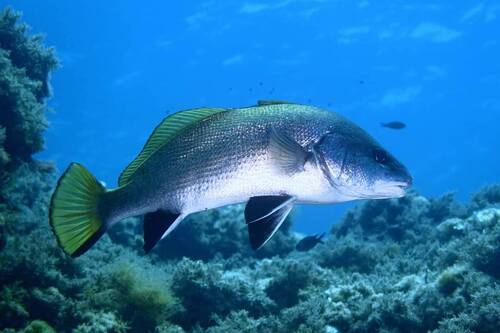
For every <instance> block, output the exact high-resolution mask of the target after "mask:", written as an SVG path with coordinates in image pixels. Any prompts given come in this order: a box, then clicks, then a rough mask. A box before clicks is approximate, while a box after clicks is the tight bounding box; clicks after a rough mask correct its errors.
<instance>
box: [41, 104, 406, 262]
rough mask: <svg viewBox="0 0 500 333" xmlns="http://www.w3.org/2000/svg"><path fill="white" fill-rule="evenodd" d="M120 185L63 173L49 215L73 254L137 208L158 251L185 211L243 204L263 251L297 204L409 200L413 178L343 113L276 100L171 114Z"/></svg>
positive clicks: (255, 244) (77, 168)
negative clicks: (110, 185) (111, 187)
mask: <svg viewBox="0 0 500 333" xmlns="http://www.w3.org/2000/svg"><path fill="white" fill-rule="evenodd" d="M119 183H120V187H119V188H117V189H114V190H106V189H105V188H104V187H103V186H102V184H100V183H99V182H98V181H97V180H96V179H95V177H93V176H92V174H90V172H89V171H88V170H86V169H85V168H84V167H83V166H82V165H80V164H77V163H72V164H71V165H70V166H69V167H68V169H67V170H66V171H65V173H64V174H63V175H62V176H61V178H60V180H59V182H58V185H57V187H56V190H55V191H54V194H53V196H52V200H51V205H50V216H49V217H50V223H51V226H52V228H53V230H54V233H55V234H56V236H57V239H58V241H59V244H60V245H61V247H62V248H63V249H64V251H65V252H66V253H68V254H69V255H71V256H73V257H75V256H79V255H81V254H83V253H84V252H86V251H87V250H88V249H89V248H90V247H91V246H92V245H93V244H94V243H95V242H96V241H97V240H98V239H99V237H100V236H102V235H103V234H104V232H105V230H106V228H107V227H109V226H110V225H111V224H113V223H115V222H118V221H120V220H122V219H123V218H126V217H129V216H137V215H144V250H145V251H146V252H148V251H150V250H151V249H152V248H153V247H154V246H155V244H156V243H157V242H158V241H159V240H160V239H162V238H164V237H165V236H166V235H168V234H169V233H170V232H171V231H172V230H174V229H175V227H176V226H177V225H178V224H179V223H180V222H181V221H182V219H183V218H184V217H185V216H187V215H189V214H191V213H194V212H198V211H203V210H206V209H212V208H217V207H221V206H225V205H229V204H236V203H243V202H247V204H246V208H245V220H246V222H247V227H248V231H249V238H250V243H251V245H252V248H254V249H258V248H260V247H261V246H263V245H264V244H265V243H266V242H267V241H268V240H269V239H270V238H271V237H272V236H273V234H274V233H275V232H276V230H278V228H279V226H280V225H281V224H282V223H283V221H284V219H285V218H286V216H287V215H288V213H289V212H290V211H291V209H292V207H293V205H294V204H297V203H337V202H343V201H348V200H356V199H380V198H391V197H401V196H403V195H404V194H405V189H406V188H407V187H408V186H410V185H411V183H412V178H411V176H410V174H409V173H408V171H407V170H406V168H405V167H404V166H403V165H402V164H401V163H400V162H398V161H397V160H396V159H395V158H394V157H393V156H392V155H390V154H389V153H388V152H387V151H386V150H385V149H383V148H382V147H381V146H380V145H379V144H378V143H377V142H376V141H375V140H374V139H372V138H371V137H370V136H369V135H368V134H367V133H366V132H365V131H363V130H362V129H361V128H359V127H358V126H356V125H355V124H354V123H352V122H350V121H348V120H347V119H345V118H343V117H341V116H340V115H338V114H336V113H333V112H328V111H325V110H322V109H319V108H316V107H312V106H307V105H299V104H290V103H284V102H277V101H274V102H267V103H260V104H259V105H257V106H254V107H247V108H240V109H210V108H204V109H193V110H186V111H181V112H178V113H176V114H173V115H171V116H169V117H167V118H166V119H165V120H164V121H162V123H160V125H159V126H158V127H157V128H156V129H155V130H154V131H153V134H152V135H151V137H150V138H149V140H148V142H147V143H146V145H145V146H144V148H143V150H142V151H141V153H140V154H139V155H138V157H137V158H136V159H135V160H134V161H132V162H131V164H130V165H129V166H128V167H127V168H126V169H125V170H124V171H123V173H122V175H121V176H120V179H119Z"/></svg>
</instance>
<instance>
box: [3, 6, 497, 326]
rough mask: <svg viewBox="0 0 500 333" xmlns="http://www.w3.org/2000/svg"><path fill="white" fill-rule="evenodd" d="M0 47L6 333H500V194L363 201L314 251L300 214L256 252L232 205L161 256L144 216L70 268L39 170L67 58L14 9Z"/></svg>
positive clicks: (163, 246)
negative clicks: (54, 79) (53, 78)
mask: <svg viewBox="0 0 500 333" xmlns="http://www.w3.org/2000/svg"><path fill="white" fill-rule="evenodd" d="M246 8H247V10H256V7H246ZM252 8H253V9H252ZM0 46H1V49H0V105H1V106H2V107H1V109H0V112H1V113H0V114H1V118H0V134H1V135H0V181H1V188H0V330H2V332H6V333H11V332H45V333H47V332H158V333H159V332H170V333H174V332H177V333H180V332H212V333H215V332H221V333H222V332H283V333H285V332H286V333H289V332H301V333H306V332H328V333H333V332H426V331H432V332H495V331H498V329H499V326H498V325H499V322H500V285H499V279H500V265H499V262H500V186H499V185H490V186H487V187H485V188H483V189H482V190H480V191H479V192H478V193H477V194H475V195H474V196H473V197H472V198H471V199H470V201H469V203H468V204H462V203H459V202H457V201H455V200H454V197H453V195H452V194H446V195H444V196H442V197H438V198H425V197H423V196H420V195H418V194H417V193H415V192H414V193H410V194H409V195H408V196H407V197H404V198H400V199H389V200H382V201H370V202H365V203H363V204H360V205H358V206H357V207H355V208H352V209H351V210H349V212H348V213H347V214H346V215H345V217H344V218H343V219H342V220H341V221H340V223H338V224H336V225H334V226H333V228H332V229H331V231H330V232H329V234H328V235H327V236H325V238H324V244H318V245H317V246H315V247H314V248H313V249H311V250H310V251H307V252H298V251H295V250H294V248H295V244H296V243H297V242H298V241H299V238H297V237H296V236H295V234H294V233H293V231H292V229H291V223H292V220H293V216H292V218H289V220H288V221H287V222H286V225H285V228H282V229H281V230H280V231H279V233H278V235H277V236H276V237H274V238H273V239H272V240H271V242H270V243H269V244H267V245H266V246H265V247H264V248H263V249H262V251H260V252H253V251H252V250H251V249H250V247H249V244H248V236H247V234H246V228H245V226H244V223H243V221H242V213H243V208H242V207H241V206H232V207H226V208H222V209H219V210H213V211H210V212H207V213H202V214H197V215H193V216H191V217H190V218H189V221H185V222H184V223H183V224H182V225H180V226H179V229H178V230H176V232H175V233H173V234H172V235H170V236H169V239H168V241H165V242H162V243H160V246H159V248H157V249H155V250H154V251H153V252H152V253H151V254H150V255H148V256H144V255H143V253H142V245H143V239H142V236H141V233H138V232H137V230H135V229H141V226H140V223H141V221H139V220H137V219H134V218H130V219H128V220H127V221H126V222H125V223H122V224H118V225H116V226H114V227H113V228H112V229H111V230H110V231H109V237H108V236H105V237H103V239H102V240H101V241H100V242H99V243H97V244H96V246H95V247H94V248H92V249H91V250H90V251H89V252H88V253H87V254H85V255H84V256H83V257H81V258H79V259H77V260H73V259H71V258H70V257H68V256H67V255H65V254H64V253H63V252H62V251H61V249H60V248H59V247H58V246H57V243H56V240H55V238H54V237H53V235H52V233H51V231H50V229H49V226H48V221H47V216H48V208H47V207H48V201H49V197H50V194H51V193H52V191H53V188H54V186H55V175H56V171H55V169H54V167H53V165H52V164H51V163H48V162H45V161H38V160H36V159H34V158H33V157H32V155H33V154H34V153H35V152H37V151H39V150H40V149H42V147H43V131H44V130H46V129H47V122H46V119H45V113H46V111H47V110H48V109H47V105H46V102H45V99H46V98H47V97H49V93H50V89H49V83H48V78H49V74H50V72H51V71H52V70H53V69H54V68H55V67H56V64H57V60H56V57H55V54H54V52H53V51H52V50H51V49H50V48H47V47H45V46H44V45H43V40H42V39H41V38H40V37H38V36H31V35H30V32H29V30H28V29H27V27H26V26H25V25H24V24H23V23H21V22H20V16H19V14H18V13H16V12H15V11H13V10H11V9H6V10H4V11H3V12H2V13H1V14H0ZM332 222H333V221H332Z"/></svg>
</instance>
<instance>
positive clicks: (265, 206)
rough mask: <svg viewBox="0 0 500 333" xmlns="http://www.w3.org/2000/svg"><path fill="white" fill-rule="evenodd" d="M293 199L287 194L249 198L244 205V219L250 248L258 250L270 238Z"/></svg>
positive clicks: (285, 215) (286, 213)
mask: <svg viewBox="0 0 500 333" xmlns="http://www.w3.org/2000/svg"><path fill="white" fill-rule="evenodd" d="M294 200H295V198H294V197H291V196H288V195H283V196H261V197H252V198H250V200H249V201H248V203H247V205H246V207H245V220H246V222H247V226H248V235H249V237H250V244H251V245H252V249H254V250H258V249H259V248H261V247H262V246H264V244H266V243H267V241H268V240H269V239H271V237H272V236H273V235H274V233H275V232H276V231H277V230H278V228H279V227H280V226H281V224H282V223H283V221H285V218H286V217H287V215H288V213H290V211H291V210H292V207H293V201H294Z"/></svg>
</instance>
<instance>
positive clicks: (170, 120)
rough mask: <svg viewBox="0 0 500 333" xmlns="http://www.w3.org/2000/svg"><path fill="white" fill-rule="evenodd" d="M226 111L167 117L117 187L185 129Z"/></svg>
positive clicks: (193, 111) (208, 110) (196, 111)
mask: <svg viewBox="0 0 500 333" xmlns="http://www.w3.org/2000/svg"><path fill="white" fill-rule="evenodd" d="M226 110H228V109H221V108H200V109H191V110H185V111H180V112H177V113H174V114H171V115H169V116H167V117H166V118H165V119H163V120H162V121H161V123H160V124H159V125H158V126H156V128H155V129H154V131H153V133H152V134H151V136H150V137H149V139H148V141H147V142H146V144H145V145H144V147H143V148H142V150H141V152H140V153H139V155H137V157H136V158H135V159H134V160H133V161H132V162H130V164H129V165H128V166H127V167H126V168H125V170H123V172H122V173H121V175H120V178H118V185H119V186H123V185H125V184H127V183H129V182H130V180H131V179H132V177H133V176H134V174H135V172H136V171H137V170H138V169H139V168H140V167H141V165H143V164H144V162H145V161H147V160H148V159H149V158H150V157H151V155H153V153H154V152H156V151H157V150H158V149H160V147H162V146H163V145H164V144H166V143H167V142H169V141H170V140H172V139H173V138H174V137H175V136H177V135H178V134H179V133H180V132H181V131H182V130H183V129H185V128H186V127H188V126H190V125H192V124H194V123H197V122H198V121H200V120H202V119H204V118H206V117H208V116H210V115H213V114H216V113H219V112H223V111H226Z"/></svg>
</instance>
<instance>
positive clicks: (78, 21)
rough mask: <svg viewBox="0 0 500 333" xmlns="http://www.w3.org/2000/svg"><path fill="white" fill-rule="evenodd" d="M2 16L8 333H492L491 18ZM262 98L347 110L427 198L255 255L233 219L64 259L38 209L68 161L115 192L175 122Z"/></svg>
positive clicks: (461, 12) (495, 300) (498, 228)
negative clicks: (180, 115) (394, 124)
mask: <svg viewBox="0 0 500 333" xmlns="http://www.w3.org/2000/svg"><path fill="white" fill-rule="evenodd" d="M0 9H1V10H2V12H1V14H0V331H1V332H328V333H333V332H427V331H433V332H498V331H500V324H499V323H500V285H499V279H500V222H499V221H500V186H499V185H498V182H499V180H500V179H499V171H498V170H499V168H498V165H499V164H500V157H499V151H500V135H499V130H498V124H499V121H500V64H499V61H498V59H500V44H499V41H498V31H500V17H498V16H499V15H500V4H498V3H496V2H495V1H483V2H461V3H456V2H452V1H441V2H427V1H423V2H422V1H421V2H409V1H405V2H400V1H382V2H376V3H375V2H373V1H327V0H318V1H301V0H288V1H287V0H283V1H268V2H265V1H256V2H254V1H248V2H247V1H242V2H238V1H231V2H230V1H206V2H196V1H185V2H175V4H174V3H170V2H152V3H149V4H147V5H145V4H144V3H139V2H134V1H102V2H98V1H55V0H52V1H43V2H41V1H34V0H33V1H30V0H27V1H0ZM20 13H22V14H23V15H22V17H21V16H20ZM24 22H26V23H27V24H28V25H29V26H30V27H31V28H27V27H26V25H25V23H24ZM38 34H42V35H43V37H41V36H40V35H38ZM262 99H278V100H287V101H292V102H299V103H304V104H311V105H316V106H319V107H323V108H326V109H329V110H332V111H333V110H334V111H337V112H339V113H341V114H343V115H345V116H346V117H348V118H349V119H351V120H353V121H354V122H355V123H357V124H358V125H360V126H361V127H363V128H364V129H366V130H367V131H368V132H369V133H370V134H372V135H373V136H374V137H375V138H376V139H377V140H378V141H380V142H381V143H382V144H383V145H384V146H385V147H387V148H388V150H389V151H391V152H392V153H393V154H394V155H395V156H397V157H398V159H400V160H401V161H402V162H403V163H404V164H405V165H406V166H407V167H408V168H409V170H410V172H411V173H412V175H413V177H414V188H415V190H414V191H413V192H411V193H410V194H409V195H408V196H407V197H405V198H401V199H390V200H379V201H367V202H358V203H354V204H342V205H337V206H302V207H298V208H297V209H296V210H295V211H294V212H293V214H292V217H291V218H289V219H288V220H287V222H286V224H285V225H284V226H283V227H282V228H281V229H280V231H279V232H278V233H277V235H276V236H275V237H273V239H272V240H271V241H270V242H269V243H268V244H267V245H266V246H265V247H264V248H263V249H261V250H259V251H257V252H253V251H252V250H251V248H250V246H249V243H248V235H247V230H246V227H245V223H244V221H243V216H242V212H243V208H242V206H232V207H225V208H221V209H218V210H212V211H209V212H206V213H202V214H196V215H193V216H191V217H189V218H188V219H187V220H186V221H184V222H183V223H182V224H181V225H180V226H179V227H178V228H177V229H176V230H175V232H174V233H172V234H171V235H170V236H169V237H168V238H167V239H166V240H164V241H162V242H161V243H160V244H159V246H157V248H156V249H155V250H154V251H152V253H150V254H149V255H147V256H145V255H144V254H143V251H142V245H143V239H142V225H141V223H142V221H141V219H139V218H137V219H135V218H131V219H127V220H126V221H124V222H122V223H120V224H117V225H116V226H114V227H113V228H112V229H111V230H109V232H108V235H109V237H103V238H102V240H100V241H99V242H98V243H97V244H96V246H95V247H94V248H92V250H90V251H89V252H88V253H86V254H85V255H83V256H82V257H80V258H78V259H71V258H69V257H68V256H66V255H65V254H64V253H63V252H62V251H61V250H60V249H59V247H58V246H57V242H56V240H55V237H54V235H53V234H52V232H51V230H50V227H49V225H48V221H47V215H48V209H47V206H48V201H49V199H50V195H51V193H52V191H53V188H54V186H55V183H56V179H57V177H58V176H59V175H60V174H61V172H62V171H63V170H64V169H65V168H66V166H67V165H68V163H69V162H72V161H78V162H80V163H82V164H84V165H86V166H87V167H88V168H89V170H91V171H92V172H93V173H94V174H95V175H96V176H97V177H98V178H99V179H100V180H102V181H104V182H105V183H107V184H108V186H110V187H114V186H115V185H116V179H117V177H118V175H119V173H120V172H121V170H122V169H123V168H124V167H125V166H126V165H127V164H128V163H129V162H130V161H131V160H132V159H133V158H134V157H135V155H136V154H137V153H138V151H139V150H140V149H141V147H142V145H143V144H144V142H145V140H146V139H147V137H148V136H149V134H150V132H151V130H152V129H153V128H154V126H155V125H156V124H157V123H158V122H159V121H160V120H161V119H163V118H164V117H165V116H166V115H168V114H170V113H172V112H175V111H178V110H182V109H187V108H193V107H200V106H215V107H241V106H248V105H254V104H255V103H256V101H257V100H262ZM394 120H397V121H402V122H404V123H405V124H406V125H407V127H406V128H404V129H402V130H393V129H388V128H385V127H382V126H380V123H381V122H388V121H394ZM321 232H326V233H327V234H326V236H325V237H324V238H323V243H319V244H317V245H316V246H315V247H313V248H312V249H310V250H309V251H297V250H296V249H295V247H296V244H297V243H298V242H299V240H300V239H301V238H302V237H303V236H304V235H308V234H315V233H321Z"/></svg>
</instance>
